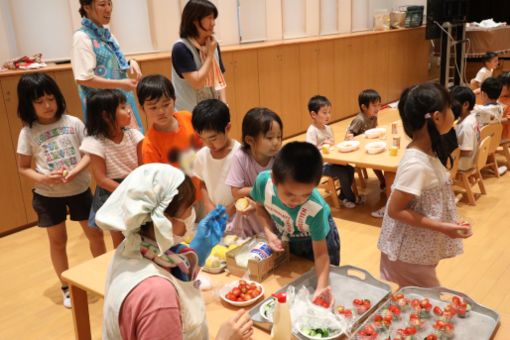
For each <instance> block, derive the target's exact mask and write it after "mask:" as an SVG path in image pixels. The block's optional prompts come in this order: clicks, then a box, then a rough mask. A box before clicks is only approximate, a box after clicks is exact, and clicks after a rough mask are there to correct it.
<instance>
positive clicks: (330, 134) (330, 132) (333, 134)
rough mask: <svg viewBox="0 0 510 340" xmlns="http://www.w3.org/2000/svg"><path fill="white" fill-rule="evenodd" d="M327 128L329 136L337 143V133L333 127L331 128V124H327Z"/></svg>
mask: <svg viewBox="0 0 510 340" xmlns="http://www.w3.org/2000/svg"><path fill="white" fill-rule="evenodd" d="M326 130H327V131H328V135H329V138H330V139H331V141H332V142H333V144H335V133H334V132H333V129H332V128H331V126H329V125H326Z"/></svg>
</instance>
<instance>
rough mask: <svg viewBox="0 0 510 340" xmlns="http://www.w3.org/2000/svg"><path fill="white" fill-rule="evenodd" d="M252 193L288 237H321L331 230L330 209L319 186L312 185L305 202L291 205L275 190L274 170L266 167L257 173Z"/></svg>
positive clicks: (316, 239)
mask: <svg viewBox="0 0 510 340" xmlns="http://www.w3.org/2000/svg"><path fill="white" fill-rule="evenodd" d="M251 197H252V198H253V199H254V200H255V201H256V202H258V203H261V204H263V205H264V208H265V209H266V211H267V212H268V213H269V215H270V216H271V219H272V220H273V221H274V222H275V225H276V227H277V228H278V231H279V232H280V233H281V234H282V235H284V236H286V237H289V238H290V237H306V236H311V238H312V240H314V241H319V240H324V239H325V238H326V235H327V234H328V233H329V222H328V218H329V215H330V213H331V211H330V208H329V206H328V204H327V203H326V202H325V201H324V199H323V198H322V196H321V195H320V194H319V192H318V191H317V189H313V191H312V194H311V195H310V197H309V198H308V200H307V201H306V202H305V203H303V204H302V205H300V206H297V207H295V208H289V207H287V206H286V205H285V204H283V202H282V201H281V200H280V198H279V197H278V195H277V193H276V186H275V185H274V184H273V180H272V179H271V171H263V172H261V173H260V174H259V175H258V176H257V179H256V181H255V185H254V186H253V188H252V190H251Z"/></svg>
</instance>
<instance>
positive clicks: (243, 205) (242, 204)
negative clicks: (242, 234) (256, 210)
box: [236, 197, 250, 211]
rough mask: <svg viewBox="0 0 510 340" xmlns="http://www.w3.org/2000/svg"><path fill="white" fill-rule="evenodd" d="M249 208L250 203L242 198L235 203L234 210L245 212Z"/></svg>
mask: <svg viewBox="0 0 510 340" xmlns="http://www.w3.org/2000/svg"><path fill="white" fill-rule="evenodd" d="M249 207H250V202H249V201H248V199H247V198H246V197H242V198H240V199H238V200H237V201H236V210H237V211H245V210H246V209H248V208H249Z"/></svg>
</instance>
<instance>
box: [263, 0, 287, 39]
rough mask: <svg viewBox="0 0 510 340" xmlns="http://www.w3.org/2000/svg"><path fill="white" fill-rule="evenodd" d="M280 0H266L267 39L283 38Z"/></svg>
mask: <svg viewBox="0 0 510 340" xmlns="http://www.w3.org/2000/svg"><path fill="white" fill-rule="evenodd" d="M282 18H283V16H282V0H266V25H267V31H266V34H267V40H279V39H283V19H282Z"/></svg>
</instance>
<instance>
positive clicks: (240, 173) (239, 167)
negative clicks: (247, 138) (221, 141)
mask: <svg viewBox="0 0 510 340" xmlns="http://www.w3.org/2000/svg"><path fill="white" fill-rule="evenodd" d="M242 152H244V151H243V150H242V149H239V150H237V151H236V153H235V154H234V156H233V157H232V164H231V166H230V171H229V172H228V176H227V179H226V180H225V183H226V184H227V185H229V186H231V187H234V188H242V187H244V186H245V183H246V182H245V181H244V178H245V172H244V167H243V164H242V162H243V161H242V158H244V157H243V156H244V155H243V154H242Z"/></svg>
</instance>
